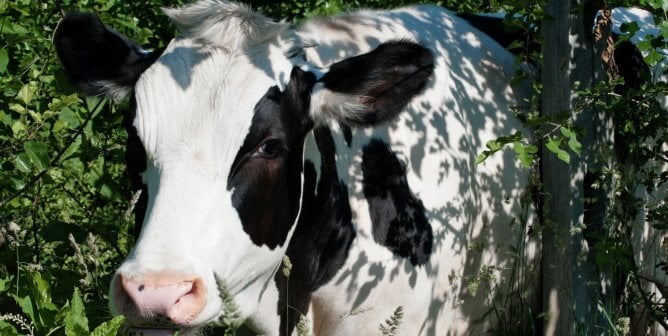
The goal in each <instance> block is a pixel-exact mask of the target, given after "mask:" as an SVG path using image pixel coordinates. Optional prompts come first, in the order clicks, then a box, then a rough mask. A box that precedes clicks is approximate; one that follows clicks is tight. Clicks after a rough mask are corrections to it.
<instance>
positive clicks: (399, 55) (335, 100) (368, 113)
mask: <svg viewBox="0 0 668 336" xmlns="http://www.w3.org/2000/svg"><path fill="white" fill-rule="evenodd" d="M433 72H434V55H433V54H432V52H431V51H430V50H429V49H427V48H425V47H423V46H422V45H420V44H418V43H414V42H410V41H405V40H399V41H390V42H386V43H383V44H381V45H380V46H378V47H377V48H376V49H374V50H373V51H371V52H369V53H366V54H363V55H359V56H355V57H351V58H348V59H345V60H343V61H341V62H338V63H335V64H333V65H332V66H331V67H330V69H329V71H328V72H327V73H325V74H324V75H323V76H322V77H321V78H320V82H321V83H319V84H318V85H316V87H315V89H314V92H313V95H312V98H311V102H312V103H311V113H312V115H313V116H314V119H316V120H319V119H326V118H332V117H333V118H336V119H338V120H340V121H343V122H345V123H347V124H350V125H355V126H369V125H375V124H378V123H382V122H385V121H387V120H391V119H393V118H394V117H396V116H397V115H398V114H399V112H401V111H402V110H403V109H404V107H405V106H406V104H407V103H408V102H409V101H410V100H411V98H413V96H415V95H416V94H418V93H420V91H422V89H424V87H425V85H426V83H427V80H428V79H429V78H430V77H431V75H432V73H433Z"/></svg>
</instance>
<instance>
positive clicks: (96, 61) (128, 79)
mask: <svg viewBox="0 0 668 336" xmlns="http://www.w3.org/2000/svg"><path fill="white" fill-rule="evenodd" d="M53 40H54V44H55V45H56V52H57V53H58V58H59V59H60V62H61V63H62V64H63V67H64V68H65V71H66V72H67V74H68V76H69V78H70V80H71V81H72V82H73V84H74V86H75V87H76V88H77V90H79V91H81V92H82V93H84V94H87V95H94V96H98V95H100V96H108V97H112V98H121V97H123V96H124V95H125V94H127V93H128V92H129V91H130V90H131V89H132V88H133V87H134V84H135V83H136V81H137V79H139V76H140V75H141V74H142V72H143V71H144V70H146V68H148V67H149V66H150V65H151V64H152V63H153V62H154V61H155V60H156V59H157V57H158V56H159V53H158V52H147V51H145V50H143V49H142V48H140V47H139V46H138V45H137V44H135V43H134V42H132V41H131V40H130V39H128V38H126V37H125V36H123V35H121V34H120V33H118V32H116V31H114V30H112V29H109V28H107V27H106V26H105V25H104V24H103V23H102V22H101V21H100V19H99V18H98V17H97V16H95V15H92V14H80V13H76V14H69V15H67V16H66V17H65V18H64V19H63V20H62V21H61V22H60V23H59V24H58V27H57V29H56V32H55V33H54V37H53Z"/></svg>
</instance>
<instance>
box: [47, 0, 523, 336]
mask: <svg viewBox="0 0 668 336" xmlns="http://www.w3.org/2000/svg"><path fill="white" fill-rule="evenodd" d="M165 13H166V14H167V15H168V16H169V17H170V18H171V19H172V21H173V22H174V23H175V24H176V25H177V26H178V27H179V29H180V31H181V35H180V36H179V37H177V38H175V39H174V40H172V41H171V43H170V44H169V45H168V46H167V47H166V48H165V49H164V50H160V51H157V52H146V51H144V50H143V49H141V48H139V47H138V46H137V45H135V44H134V43H132V42H131V41H130V40H128V39H127V38H125V37H123V36H121V35H120V34H118V33H116V32H114V31H113V30H110V29H109V28H107V27H105V26H104V25H103V24H102V23H101V22H100V21H99V20H98V19H97V18H96V17H94V16H92V15H87V14H75V15H70V16H68V17H66V18H65V19H64V20H63V21H62V22H61V23H60V25H59V27H58V29H57V31H56V34H55V43H56V47H57V51H58V55H59V57H60V59H61V61H62V63H63V65H64V67H65V69H66V70H67V71H68V73H69V75H70V77H71V79H72V81H73V82H74V84H75V85H76V87H77V88H78V89H79V90H80V91H82V92H83V93H86V94H92V95H106V96H114V97H118V96H122V95H124V94H126V93H128V92H133V102H134V107H135V111H134V113H133V116H132V119H131V126H132V127H130V130H129V131H130V144H129V151H131V152H132V153H131V155H130V157H132V158H135V160H134V161H131V162H128V165H129V169H130V170H131V171H135V172H137V173H139V172H140V171H141V172H142V174H141V179H139V178H137V180H136V183H137V184H144V185H145V190H146V192H147V193H145V194H146V195H147V198H146V202H147V206H146V212H145V215H144V214H142V215H143V217H144V218H143V227H142V229H141V233H140V235H139V238H138V241H137V244H136V246H135V247H134V249H133V250H132V252H131V253H130V255H129V256H128V257H127V259H126V260H125V262H124V263H123V264H122V265H121V266H120V268H119V269H118V271H117V273H116V274H115V276H114V279H113V282H112V285H111V290H110V300H111V303H110V305H111V309H112V311H113V312H114V313H116V314H124V315H126V317H127V318H126V324H127V329H128V332H136V333H143V334H144V335H169V334H171V333H172V332H174V331H175V330H180V331H181V333H180V335H190V334H194V333H195V332H196V330H197V329H198V328H199V327H201V326H204V325H207V324H216V323H218V322H219V321H220V320H221V318H222V317H223V316H221V315H222V314H223V311H224V309H223V299H221V297H226V298H227V299H228V300H231V301H233V302H234V304H235V305H236V308H237V313H239V316H240V318H241V319H243V320H245V323H246V325H247V326H248V327H249V328H250V329H251V330H253V331H254V332H256V333H259V334H264V335H278V334H283V335H285V334H288V333H292V332H293V330H294V326H295V324H296V322H297V320H298V319H299V316H300V314H304V315H306V316H307V317H308V320H309V321H310V323H309V325H310V327H311V328H312V331H313V332H314V333H315V334H316V335H372V334H377V333H378V327H379V325H380V324H381V323H383V322H384V321H385V320H386V319H387V318H389V317H390V316H392V314H393V312H394V311H395V310H396V309H397V307H399V306H401V307H402V308H403V317H402V319H401V321H402V323H401V325H400V328H399V330H398V331H397V334H398V335H418V334H420V335H446V334H464V333H470V332H472V331H475V330H477V332H482V331H484V330H485V328H486V326H488V324H489V323H490V321H489V319H486V318H485V316H486V313H487V312H488V311H489V305H488V303H489V299H490V298H492V297H494V295H495V290H494V289H493V288H492V289H486V288H484V287H485V286H484V284H485V281H487V280H489V279H496V281H495V282H498V283H502V284H503V283H506V282H508V281H515V280H514V279H512V278H510V273H509V269H511V268H512V267H510V263H511V261H512V257H511V253H510V252H511V250H510V247H511V246H515V245H516V244H520V241H519V239H518V237H526V233H525V232H524V231H525V230H526V227H525V226H523V225H520V224H519V222H520V220H519V218H521V217H522V216H523V214H524V213H525V211H523V206H522V205H521V204H520V200H521V199H523V197H524V195H525V194H526V193H525V190H524V186H525V185H526V180H527V172H526V171H525V170H522V169H519V167H518V165H517V164H516V162H515V159H514V158H513V156H512V155H510V154H508V155H496V156H493V157H490V158H489V159H488V160H487V161H486V162H485V164H483V165H480V166H478V165H476V164H475V158H476V155H477V154H478V153H480V152H481V151H482V150H483V149H484V145H485V143H486V142H487V141H488V140H491V139H495V138H496V137H498V136H499V135H506V134H511V133H513V132H516V131H518V130H519V129H520V127H521V125H520V123H519V122H518V121H517V120H515V118H514V117H513V114H512V110H513V109H514V108H516V107H517V106H518V105H519V104H520V103H521V102H522V100H521V98H522V97H523V96H524V94H525V93H526V92H525V90H524V88H515V87H513V86H511V78H512V76H513V73H514V67H515V65H514V60H513V56H512V55H511V54H510V53H509V52H508V51H506V50H504V49H503V48H502V47H501V46H500V45H499V44H497V43H496V42H495V41H493V40H492V39H490V38H489V37H487V36H486V35H484V34H482V33H481V32H479V31H478V30H476V29H475V28H473V27H472V26H471V25H470V24H469V23H467V22H466V21H465V20H463V19H461V18H459V17H457V16H456V15H453V14H452V13H450V12H449V11H447V10H444V9H442V8H439V7H434V6H419V7H410V8H402V9H396V10H392V11H377V12H376V11H360V12H356V13H350V14H344V15H341V16H337V17H334V18H327V19H315V20H312V21H308V22H306V23H305V24H304V25H302V26H301V27H297V28H294V27H291V26H289V25H288V24H285V23H276V22H273V21H271V20H269V19H267V18H266V17H264V16H261V15H259V14H257V13H254V12H252V11H251V10H250V9H248V8H247V7H245V6H243V5H240V4H237V3H231V2H225V1H217V0H201V1H199V2H197V3H194V4H191V5H188V6H186V7H184V8H181V9H165ZM135 141H136V142H135ZM136 158H139V161H137V160H136ZM524 199H526V198H524ZM524 210H526V209H524ZM529 224H531V223H529ZM522 239H523V238H522ZM532 248H535V246H533V245H531V244H529V245H528V246H527V248H526V249H524V250H523V251H525V253H526V254H527V255H533V252H532V251H531V250H532ZM285 255H287V256H289V259H290V261H291V264H292V271H291V274H290V275H289V278H287V277H285V276H284V275H283V273H282V272H280V271H279V270H280V269H281V268H282V267H283V262H282V261H283V258H284V256H285ZM483 271H484V272H483ZM485 279H487V280H485ZM474 282H478V283H481V285H480V292H479V293H477V295H476V292H475V291H473V290H471V288H472V287H471V286H469V285H470V284H471V283H474ZM221 292H223V293H222V294H221ZM286 315H289V318H288V317H287V316H286Z"/></svg>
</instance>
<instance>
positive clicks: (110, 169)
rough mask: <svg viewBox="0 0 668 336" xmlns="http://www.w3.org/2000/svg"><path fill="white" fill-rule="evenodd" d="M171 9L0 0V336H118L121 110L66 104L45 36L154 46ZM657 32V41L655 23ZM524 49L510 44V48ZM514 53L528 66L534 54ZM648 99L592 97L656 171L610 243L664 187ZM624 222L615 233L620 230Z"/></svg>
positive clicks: (123, 240)
mask: <svg viewBox="0 0 668 336" xmlns="http://www.w3.org/2000/svg"><path fill="white" fill-rule="evenodd" d="M415 2H416V1H402V0H349V1H346V0H333V1H324V0H303V1H281V2H278V3H276V2H274V1H261V0H255V1H250V3H251V5H252V6H253V7H256V8H260V9H261V10H262V11H263V12H265V13H267V14H268V15H270V16H273V17H275V18H288V19H289V20H291V21H294V22H298V21H299V20H302V19H303V18H305V17H310V16H314V15H330V14H334V13H337V12H340V11H343V10H347V9H350V8H355V7H361V6H363V7H394V6H399V5H404V4H408V3H415ZM422 2H429V1H422ZM430 2H431V3H437V4H440V5H443V6H445V7H449V8H452V9H454V10H458V11H465V12H486V11H497V10H498V9H500V8H504V9H505V10H507V11H509V12H514V13H518V14H522V15H524V19H512V20H509V21H508V23H509V26H510V27H514V28H515V29H518V30H519V31H524V32H527V31H530V30H532V29H535V27H536V26H535V25H533V26H532V24H533V23H536V22H539V20H541V19H542V14H541V9H540V8H541V5H542V3H541V2H540V1H514V0H498V1H497V0H490V1H482V0H459V1H454V0H445V1H430ZM182 3H183V1H180V0H175V1H168V0H145V1H136V2H135V1H122V0H45V1H34V0H0V335H63V334H65V335H88V334H91V333H92V334H94V335H115V334H116V330H117V329H118V327H119V326H120V324H121V323H122V318H115V319H113V320H110V319H111V317H110V315H109V312H108V308H107V290H108V284H109V281H110V277H111V275H112V274H113V272H114V270H115V268H116V267H117V266H118V265H119V264H120V262H121V261H122V260H123V258H124V256H125V255H127V253H128V251H129V250H130V248H131V247H132V244H133V243H134V237H133V235H132V232H133V230H134V228H133V226H134V221H133V216H132V214H131V212H132V206H131V202H130V200H131V199H132V196H133V195H132V191H131V190H130V182H129V180H128V177H127V176H126V175H125V170H124V164H123V162H124V144H125V139H126V134H125V131H124V128H123V127H122V126H121V122H122V119H123V116H124V112H125V111H127V109H128V105H127V103H123V102H121V103H110V102H109V101H107V100H101V99H98V98H84V97H80V96H79V95H77V94H76V93H75V92H74V91H73V88H72V87H71V85H70V83H69V82H68V80H67V79H66V77H65V75H64V72H63V70H62V68H61V66H60V65H59V63H58V61H57V59H56V57H55V52H54V48H53V45H52V43H51V38H52V34H53V31H54V29H55V27H56V26H57V24H58V21H59V20H60V18H62V17H63V15H64V13H67V12H70V11H86V12H94V13H97V14H98V15H99V16H100V17H101V18H102V20H103V21H104V22H105V23H107V24H108V25H110V26H112V27H114V28H115V29H116V30H118V31H120V32H121V33H123V34H125V35H127V36H130V37H131V38H133V39H134V40H135V41H137V42H139V43H140V44H142V45H144V46H147V47H150V48H159V47H161V46H163V45H164V44H165V43H167V42H168V41H169V40H170V39H171V37H172V36H174V34H175V31H174V28H173V27H172V26H171V25H170V23H169V22H168V20H167V19H166V17H165V16H164V15H162V13H161V12H160V10H159V8H160V7H161V6H175V5H180V4H182ZM619 4H625V5H629V4H637V5H643V6H645V7H646V8H649V9H652V10H654V11H655V13H656V14H658V18H660V19H663V20H665V16H666V10H668V8H664V7H662V6H665V4H664V2H663V1H662V0H640V1H639V3H634V1H623V2H621V1H620V2H619V3H617V4H615V5H619ZM662 24H663V27H664V33H665V32H666V29H665V27H666V24H665V21H663V23H662ZM664 38H668V34H667V35H666V36H664ZM524 42H526V41H524ZM524 42H518V43H517V44H516V45H514V46H515V47H518V48H522V47H523V43H524ZM660 43H664V44H665V40H662V41H658V40H657V41H656V43H655V44H656V45H655V44H650V45H646V46H644V49H645V50H647V51H651V50H653V48H655V47H656V46H659V45H660ZM525 57H531V58H533V60H534V61H536V62H540V54H539V53H537V54H533V55H529V56H525ZM649 61H650V62H655V61H656V60H655V59H650V60H649ZM605 84H606V85H603V86H600V87H598V88H595V89H592V90H588V91H586V92H584V93H583V94H584V95H585V96H587V95H588V96H587V97H591V101H595V99H598V98H600V97H602V96H605V97H608V96H609V95H608V93H609V92H610V90H611V88H612V85H614V84H615V83H614V82H606V83H605ZM539 87H540V86H539V85H537V88H538V89H539ZM660 90H665V86H664V87H657V86H650V85H648V86H646V87H643V90H641V91H638V92H633V93H632V95H627V96H616V98H615V99H612V100H610V99H608V98H606V99H603V100H601V101H604V102H605V104H606V106H605V107H606V108H610V111H614V113H615V115H616V116H618V117H619V118H620V119H619V123H621V124H623V125H625V126H624V127H623V131H624V132H626V133H628V136H627V138H628V139H630V143H629V146H630V147H629V148H636V149H634V150H635V153H637V155H638V156H636V157H634V158H635V159H636V160H644V161H649V160H654V161H655V162H656V163H657V164H656V165H654V166H653V167H655V168H652V169H653V170H652V169H649V170H648V171H647V172H646V174H643V175H642V176H637V177H633V178H631V181H629V182H628V183H629V184H628V185H626V184H625V185H619V186H616V187H615V188H619V189H618V190H617V189H616V190H615V191H619V192H620V195H622V194H623V195H624V197H627V198H628V199H627V200H626V201H627V202H625V203H620V204H622V205H625V206H627V207H629V213H628V214H626V213H624V216H630V217H624V218H621V217H619V218H618V217H615V216H611V218H610V222H609V223H608V224H609V225H610V230H611V231H612V232H613V233H614V232H617V231H619V232H624V230H625V229H626V228H628V227H627V226H624V225H630V224H629V223H630V221H631V220H630V218H631V217H632V215H630V214H631V213H632V212H633V210H635V209H638V208H640V207H641V206H643V204H641V203H638V201H639V200H637V199H635V198H633V193H632V190H633V189H632V185H633V184H638V183H642V184H645V185H647V186H648V187H656V186H657V185H658V184H660V183H664V182H665V181H666V179H667V177H666V175H665V172H662V171H661V168H660V167H661V162H664V163H665V162H666V155H665V153H663V154H662V153H661V151H660V150H659V149H658V148H657V146H653V147H652V148H648V146H647V145H646V144H647V139H654V140H653V141H654V142H653V144H655V145H656V144H657V143H658V144H662V143H665V142H666V141H665V134H666V133H665V126H666V119H665V118H666V115H665V113H664V111H660V110H658V109H657V107H656V106H655V104H653V99H654V98H653V97H654V94H655V93H656V92H657V91H658V92H661V91H660ZM664 92H665V91H664ZM634 99H635V100H634ZM638 102H641V103H642V104H640V103H638ZM639 106H645V107H647V108H646V109H644V110H640V111H642V116H644V117H643V118H640V119H638V118H636V117H635V116H637V115H638V112H639V109H638V107H639ZM525 117H526V118H527V120H528V122H533V124H531V125H530V126H537V125H541V124H542V123H544V122H546V121H544V120H539V119H531V118H530V117H531V115H528V116H525ZM550 122H554V121H550ZM557 124H561V125H568V127H562V129H565V130H568V132H570V133H568V132H567V133H561V134H562V135H563V136H564V137H563V138H555V139H554V140H553V144H552V148H554V149H555V150H554V152H555V153H556V154H558V155H559V154H560V153H561V154H560V155H562V156H564V155H565V154H563V153H562V152H565V153H566V154H568V153H571V154H573V152H574V150H573V147H570V152H569V149H568V148H567V145H568V144H569V141H570V140H571V138H573V139H577V136H576V133H577V125H573V124H572V118H569V117H566V118H564V119H563V120H560V121H557ZM647 125H650V126H652V127H647ZM662 132H663V133H662ZM508 139H510V140H508ZM537 139H539V140H540V139H541V137H540V136H539V137H537ZM501 140H502V141H500V142H498V143H496V144H494V143H493V144H492V147H493V148H492V147H490V149H496V150H498V149H499V148H500V147H501V146H503V145H504V144H513V143H515V142H518V143H520V146H519V147H518V146H515V148H516V151H518V154H520V153H525V154H526V153H528V154H526V155H524V156H522V155H520V158H524V161H525V162H526V163H527V165H532V164H534V162H535V157H534V155H533V154H534V153H535V152H533V153H531V151H532V149H531V147H530V146H538V144H534V143H529V142H527V141H525V140H518V139H513V138H505V142H504V141H503V140H504V139H501ZM511 140H512V141H511ZM560 146H561V147H560ZM634 146H635V147H634ZM517 148H519V149H520V150H521V149H523V148H524V149H528V152H527V151H524V152H522V151H520V150H518V149H517ZM536 148H537V147H536ZM550 150H552V149H550ZM487 154H491V152H490V153H487ZM527 155H528V156H527ZM656 167H658V168H656ZM619 172H623V167H621V166H619V170H618V171H611V172H606V173H607V174H615V173H619ZM659 204H660V205H661V204H663V206H658V207H656V208H654V209H652V211H651V212H650V215H651V216H653V217H652V219H653V220H654V223H657V226H656V228H657V229H662V230H665V229H667V227H666V224H665V223H667V222H668V220H667V218H668V210H666V208H665V200H663V203H661V202H659ZM620 216H621V215H620ZM622 221H625V222H624V223H625V224H621V225H622V226H621V229H620V224H619V223H621V222H622ZM616 230H617V231H616ZM610 237H612V238H611V239H608V240H603V241H602V244H603V246H601V250H602V251H611V250H613V251H617V253H618V255H615V256H614V257H608V258H603V257H601V260H600V261H599V262H600V264H601V266H605V267H615V268H622V269H623V271H624V272H625V273H626V274H628V273H632V272H633V269H634V268H633V263H630V258H631V257H629V255H631V256H632V252H633V251H632V250H629V249H630V247H629V244H630V243H629V242H627V241H625V240H624V239H625V236H624V235H622V234H619V235H614V234H613V235H612V236H610ZM613 238H614V239H613ZM606 253H607V252H606ZM664 266H665V265H664ZM649 299H650V303H649V304H647V305H646V306H647V307H648V308H647V309H649V310H650V311H652V312H653V313H654V314H662V313H663V314H668V309H666V303H665V301H656V302H655V301H652V298H649ZM634 300H636V301H637V300H642V298H635V299H634ZM625 314H626V315H628V314H627V312H625V311H623V310H622V311H620V310H614V309H611V310H610V315H611V316H612V317H611V321H613V322H612V323H611V328H613V329H614V328H616V325H617V323H616V321H617V318H618V317H623V316H626V315H625ZM657 316H660V315H657ZM664 316H665V315H664Z"/></svg>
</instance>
